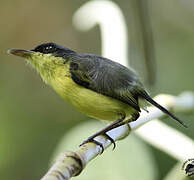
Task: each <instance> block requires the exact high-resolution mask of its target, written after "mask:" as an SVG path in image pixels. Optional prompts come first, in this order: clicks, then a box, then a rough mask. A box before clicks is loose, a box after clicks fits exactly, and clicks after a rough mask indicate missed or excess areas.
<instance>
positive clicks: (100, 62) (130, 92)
mask: <svg viewBox="0 0 194 180" xmlns="http://www.w3.org/2000/svg"><path fill="white" fill-rule="evenodd" d="M70 72H71V77H72V79H73V80H74V82H76V83H77V84H79V85H80V86H84V87H85V88H88V89H91V90H93V91H95V92H98V93H100V94H103V95H106V96H109V97H112V98H115V99H118V100H120V101H122V102H124V103H126V104H129V105H130V106H132V107H133V108H134V109H136V110H137V111H139V112H140V108H139V105H138V97H137V94H136V87H137V86H141V83H140V81H139V79H138V76H137V75H136V74H135V72H134V71H133V70H132V69H128V68H126V67H125V66H122V65H120V64H118V63H116V62H113V61H111V60H109V59H106V58H103V57H100V56H96V55H88V54H87V55H85V54H79V58H76V59H72V61H71V62H70Z"/></svg>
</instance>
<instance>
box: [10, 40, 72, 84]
mask: <svg viewBox="0 0 194 180" xmlns="http://www.w3.org/2000/svg"><path fill="white" fill-rule="evenodd" d="M8 53H10V54H14V55H16V56H20V57H23V58H25V59H26V60H27V62H29V63H30V64H31V65H32V66H33V67H34V68H35V69H36V70H37V71H38V72H40V75H41V77H42V78H43V80H44V81H46V82H48V81H49V80H50V79H52V77H53V76H54V75H55V73H56V72H59V71H63V72H64V75H65V72H66V71H67V68H68V67H67V64H68V63H67V62H68V61H69V59H70V58H71V57H72V56H73V55H74V54H75V52H74V51H72V50H70V49H68V48H65V47H62V46H59V45H57V44H55V43H46V44H41V45H39V46H37V47H35V48H34V49H32V50H23V49H10V50H8Z"/></svg>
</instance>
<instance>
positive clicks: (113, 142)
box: [80, 133, 116, 154]
mask: <svg viewBox="0 0 194 180" xmlns="http://www.w3.org/2000/svg"><path fill="white" fill-rule="evenodd" d="M99 135H103V136H105V137H106V138H107V139H108V140H109V141H110V142H111V143H112V144H113V150H114V149H115V147H116V144H115V141H114V139H112V138H111V137H110V136H109V135H108V134H107V133H103V134H98V135H93V136H91V137H89V138H88V139H87V140H85V141H84V142H82V143H81V144H80V146H82V145H84V144H86V143H89V142H93V143H95V144H96V145H98V146H100V147H101V149H102V150H101V154H102V153H103V152H104V147H103V145H102V143H100V142H98V141H96V140H95V139H94V138H95V137H97V136H99Z"/></svg>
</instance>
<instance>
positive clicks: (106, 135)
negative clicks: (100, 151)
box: [103, 133, 116, 150]
mask: <svg viewBox="0 0 194 180" xmlns="http://www.w3.org/2000/svg"><path fill="white" fill-rule="evenodd" d="M103 135H104V136H105V137H106V138H107V139H108V140H109V141H110V142H111V143H112V144H113V148H112V150H114V149H115V148H116V143H115V141H114V139H113V138H111V137H110V136H109V135H108V134H107V133H104V134H103Z"/></svg>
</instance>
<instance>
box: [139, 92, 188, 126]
mask: <svg viewBox="0 0 194 180" xmlns="http://www.w3.org/2000/svg"><path fill="white" fill-rule="evenodd" d="M139 96H140V97H142V98H144V99H145V100H147V101H148V102H149V103H150V104H152V105H154V106H155V107H157V108H158V109H160V110H161V111H162V112H163V113H165V114H167V115H169V116H170V117H172V118H173V119H174V120H176V121H177V122H179V123H180V124H181V125H183V126H184V127H185V128H188V127H187V125H185V124H184V122H183V121H181V120H180V119H178V118H177V117H176V116H174V115H173V114H172V113H171V112H169V111H168V110H167V109H165V108H164V107H162V106H161V105H160V104H158V103H157V102H156V101H154V100H153V99H152V98H151V97H150V96H149V95H148V93H146V92H145V91H143V92H140V94H139Z"/></svg>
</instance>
